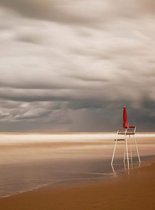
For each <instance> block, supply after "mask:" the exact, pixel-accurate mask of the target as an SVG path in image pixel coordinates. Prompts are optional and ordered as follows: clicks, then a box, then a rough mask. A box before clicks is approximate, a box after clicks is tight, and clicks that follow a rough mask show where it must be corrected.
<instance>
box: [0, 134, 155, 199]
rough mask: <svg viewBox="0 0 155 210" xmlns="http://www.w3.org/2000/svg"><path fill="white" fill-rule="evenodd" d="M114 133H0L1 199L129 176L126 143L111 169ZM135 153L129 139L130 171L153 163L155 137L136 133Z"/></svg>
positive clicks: (119, 144)
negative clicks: (40, 190) (50, 188)
mask: <svg viewBox="0 0 155 210" xmlns="http://www.w3.org/2000/svg"><path fill="white" fill-rule="evenodd" d="M115 138H116V134H115V133H64V134H22V133H19V134H14V133H11V134H8V133H3V134H0V197H1V198H2V197H8V196H12V195H14V194H18V193H23V192H26V191H32V190H34V189H39V188H42V187H44V186H51V187H56V186H61V185H70V184H78V183H86V182H88V183H89V182H96V181H101V180H103V181H106V180H108V179H113V178H117V177H118V176H120V175H122V174H123V173H125V172H126V171H127V161H126V162H125V163H124V162H123V156H124V148H125V144H124V142H123V141H122V142H118V144H117V147H116V155H115V159H114V163H113V167H111V157H112V154H113V149H114V144H115V141H114V139H115ZM136 139H137V145H138V149H139V153H140V157H141V165H139V162H138V158H137V150H136V147H135V144H134V142H133V141H132V138H131V139H130V140H128V148H129V157H130V158H131V153H132V157H133V159H132V161H131V160H130V170H132V169H133V168H136V167H142V166H143V165H146V164H150V163H151V162H152V161H153V160H155V133H138V134H137V135H136Z"/></svg>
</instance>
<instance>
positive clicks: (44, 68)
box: [0, 0, 155, 132]
mask: <svg viewBox="0 0 155 210" xmlns="http://www.w3.org/2000/svg"><path fill="white" fill-rule="evenodd" d="M125 104H126V105H127V107H128V112H129V118H130V121H131V122H132V123H135V124H136V125H137V127H138V130H140V131H142V130H144V131H155V1H154V0H95V1H94V0H0V131H43V132H46V131H47V132H53V131H115V130H116V129H117V128H119V127H120V125H121V118H122V116H121V111H122V107H123V106H124V105H125Z"/></svg>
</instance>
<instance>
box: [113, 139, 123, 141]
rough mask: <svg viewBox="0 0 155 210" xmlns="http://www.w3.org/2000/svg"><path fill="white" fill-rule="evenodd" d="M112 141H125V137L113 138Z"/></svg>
mask: <svg viewBox="0 0 155 210" xmlns="http://www.w3.org/2000/svg"><path fill="white" fill-rule="evenodd" d="M114 141H125V139H114Z"/></svg>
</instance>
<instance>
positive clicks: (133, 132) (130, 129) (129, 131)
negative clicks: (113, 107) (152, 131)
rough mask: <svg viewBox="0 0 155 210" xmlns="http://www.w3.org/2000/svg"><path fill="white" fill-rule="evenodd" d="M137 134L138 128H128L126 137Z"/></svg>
mask: <svg viewBox="0 0 155 210" xmlns="http://www.w3.org/2000/svg"><path fill="white" fill-rule="evenodd" d="M135 133H136V126H131V127H129V128H127V131H126V135H134V134H135Z"/></svg>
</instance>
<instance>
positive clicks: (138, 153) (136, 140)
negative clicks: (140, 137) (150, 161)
mask: <svg viewBox="0 0 155 210" xmlns="http://www.w3.org/2000/svg"><path fill="white" fill-rule="evenodd" d="M134 142H135V145H136V152H137V157H138V161H139V165H140V164H141V159H140V155H139V150H138V146H137V140H136V137H135V136H134Z"/></svg>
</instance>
